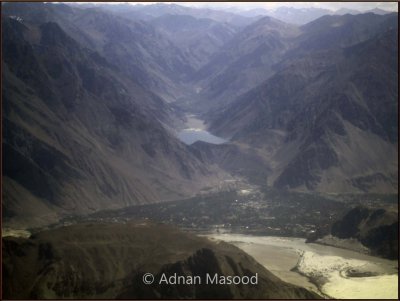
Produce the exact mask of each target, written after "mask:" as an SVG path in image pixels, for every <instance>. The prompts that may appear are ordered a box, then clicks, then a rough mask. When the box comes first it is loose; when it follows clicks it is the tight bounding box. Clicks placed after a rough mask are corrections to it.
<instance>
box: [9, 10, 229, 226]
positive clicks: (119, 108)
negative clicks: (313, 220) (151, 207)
mask: <svg viewBox="0 0 400 301" xmlns="http://www.w3.org/2000/svg"><path fill="white" fill-rule="evenodd" d="M2 21H3V23H2V24H3V30H2V33H3V41H2V42H3V56H2V59H3V91H2V93H3V95H2V96H3V158H7V160H5V161H3V209H4V211H3V214H4V217H5V221H6V222H11V221H12V222H13V223H16V225H18V226H19V227H24V226H26V225H31V226H32V225H38V224H43V223H48V222H51V221H55V220H57V219H58V217H59V215H60V214H61V215H62V214H78V213H85V212H92V211H95V210H98V209H100V208H116V207H122V206H127V205H132V204H138V203H144V202H151V201H163V200H164V201H165V200H169V199H176V198H180V197H182V196H185V195H192V194H194V193H196V191H199V189H201V187H204V186H210V185H211V184H212V183H215V182H218V181H219V175H223V174H224V173H221V172H220V171H218V170H217V169H216V168H215V167H212V166H207V165H206V164H204V163H202V162H200V161H199V160H198V159H197V158H196V157H195V156H194V155H192V154H191V153H190V152H189V151H188V150H187V147H186V146H185V145H184V144H182V143H181V142H179V141H178V140H177V139H176V138H175V137H174V135H173V134H172V133H170V132H169V131H167V130H166V129H165V127H164V126H163V125H164V124H170V123H171V119H172V118H173V114H171V112H170V110H171V108H170V107H169V106H168V105H167V104H166V103H165V102H164V101H163V100H162V99H160V98H159V97H158V96H156V95H155V94H154V93H152V92H149V91H148V90H146V89H145V88H144V87H143V86H142V85H140V84H139V83H138V82H137V81H135V79H134V78H128V77H126V76H125V74H124V73H123V72H121V71H120V70H119V69H118V67H116V66H115V65H112V64H110V63H109V62H108V61H107V60H106V59H105V58H104V57H102V56H101V55H100V54H99V53H97V52H95V51H93V50H91V49H88V48H86V47H84V46H82V45H81V44H79V43H78V42H77V41H76V40H74V39H73V38H72V37H71V36H69V35H68V34H67V33H66V32H65V31H64V30H63V29H62V28H61V27H60V26H59V25H58V24H57V23H54V22H43V23H40V24H37V23H36V22H35V23H30V22H28V21H22V22H21V21H19V20H16V19H15V18H12V17H11V18H8V17H3V20H2Z"/></svg>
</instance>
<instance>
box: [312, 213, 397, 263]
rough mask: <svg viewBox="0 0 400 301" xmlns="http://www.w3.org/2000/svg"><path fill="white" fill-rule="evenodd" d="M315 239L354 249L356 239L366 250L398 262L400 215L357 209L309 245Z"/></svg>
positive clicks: (318, 233) (318, 235) (319, 232)
mask: <svg viewBox="0 0 400 301" xmlns="http://www.w3.org/2000/svg"><path fill="white" fill-rule="evenodd" d="M315 240H317V242H319V243H323V244H328V245H336V246H338V247H341V248H351V247H352V246H353V245H354V240H356V241H357V242H358V243H360V244H361V246H362V248H363V249H364V250H363V251H366V252H368V253H370V254H372V255H374V256H381V257H384V258H388V259H393V260H395V259H398V255H399V254H398V249H399V220H398V214H397V212H394V211H388V210H385V209H383V208H379V209H376V208H367V207H363V206H357V207H355V208H353V209H351V210H350V211H348V212H346V214H344V216H343V217H341V218H340V219H339V220H336V221H335V222H334V223H333V224H332V226H331V228H330V230H329V231H328V233H323V231H317V233H316V235H315V236H314V237H312V238H311V239H310V242H313V241H315ZM348 242H351V244H349V243H348Z"/></svg>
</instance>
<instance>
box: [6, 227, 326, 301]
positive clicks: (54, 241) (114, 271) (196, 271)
mask: <svg viewBox="0 0 400 301" xmlns="http://www.w3.org/2000/svg"><path fill="white" fill-rule="evenodd" d="M144 273H152V274H153V275H155V282H154V283H153V284H152V285H145V284H143V274H144ZM162 273H165V274H166V275H167V276H170V275H173V274H174V273H176V274H177V275H178V276H179V275H180V276H200V277H201V279H203V281H202V283H201V284H198V285H167V284H165V285H159V284H158V282H159V279H160V277H161V274H162ZM206 273H209V274H210V275H214V274H215V273H218V275H225V276H229V275H231V276H253V275H255V274H256V273H258V284H257V285H250V284H249V285H216V284H213V285H210V284H208V285H205V281H204V279H205V274H206ZM3 279H4V281H3V293H4V297H5V298H7V299H30V298H126V299H135V298H223V299H230V298H256V299H264V298H285V299H286V298H295V299H298V298H307V299H309V298H318V297H319V296H318V295H316V294H314V293H311V292H309V291H307V290H306V289H304V288H300V287H296V286H294V285H291V284H288V283H285V282H283V281H281V280H280V279H278V278H277V277H275V276H274V275H273V274H272V273H270V272H269V271H267V270H266V269H265V268H264V267H262V266H261V265H260V264H258V263H257V262H256V261H255V260H254V259H253V258H251V257H250V256H248V255H247V254H245V253H244V252H242V251H241V250H240V249H238V248H236V247H234V246H232V245H229V244H227V243H223V242H220V243H216V242H212V241H210V240H208V239H206V238H200V237H197V236H193V235H191V234H188V233H182V232H180V231H178V230H176V229H173V228H170V227H168V226H165V225H161V224H159V225H155V224H149V223H127V224H80V225H74V226H68V227H63V228H58V229H54V230H47V231H43V232H40V233H38V234H35V235H33V236H32V237H31V238H29V239H23V238H5V239H4V240H3Z"/></svg>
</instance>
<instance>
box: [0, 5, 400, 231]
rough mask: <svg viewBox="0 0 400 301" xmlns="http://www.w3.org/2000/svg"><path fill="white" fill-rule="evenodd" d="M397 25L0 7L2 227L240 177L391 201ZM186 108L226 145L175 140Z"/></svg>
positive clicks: (200, 12) (149, 9)
mask: <svg viewBox="0 0 400 301" xmlns="http://www.w3.org/2000/svg"><path fill="white" fill-rule="evenodd" d="M281 11H284V10H281ZM397 18H398V15H397V13H390V14H375V13H373V12H370V13H366V14H354V15H351V14H345V15H324V16H321V17H319V18H317V19H315V20H313V21H311V22H309V23H307V24H304V25H301V26H298V25H296V24H288V23H285V22H284V21H282V20H278V19H276V18H274V17H271V16H262V15H252V16H250V15H248V16H244V15H241V14H238V13H233V12H227V11H221V10H215V9H208V8H207V9H205V8H189V7H184V6H180V5H167V4H157V5H126V4H125V5H113V6H111V5H105V4H104V5H93V4H87V5H83V4H80V5H72V4H71V5H66V4H54V3H5V4H3V5H2V29H3V30H2V45H3V55H2V66H3V68H2V75H3V91H2V99H3V116H2V117H3V145H2V147H3V158H4V160H3V209H4V210H3V215H4V219H5V222H6V223H7V224H10V225H14V226H18V227H28V226H38V225H44V224H48V223H51V222H55V221H57V220H59V219H60V218H62V217H64V216H67V215H71V214H72V215H74V214H87V213H91V212H93V211H97V210H100V209H112V208H121V207H126V206H131V205H137V204H144V203H149V202H161V201H168V200H176V199H183V198H187V197H191V196H194V195H196V194H198V193H202V192H204V191H208V190H210V188H215V187H221V182H224V181H226V180H232V179H237V177H240V179H243V178H244V179H245V180H246V181H250V182H251V183H256V184H257V185H268V186H272V187H275V188H278V189H284V190H285V189H292V190H301V191H308V192H315V191H317V192H321V193H348V192H352V193H353V192H357V193H367V192H379V193H397V185H398V176H397V171H398V159H397V154H398V138H397V136H398V130H397V128H398V117H397V110H398V102H397V99H398V86H397V81H398V71H397V63H398V58H397V57H398V47H397V43H398V24H397ZM281 19H282V18H281ZM304 22H305V21H304ZM292 23H293V22H292ZM193 113H195V114H197V116H198V117H199V118H202V119H203V120H205V121H206V126H207V129H208V130H209V131H210V132H211V133H213V134H216V135H219V136H222V137H224V138H228V139H229V140H230V141H229V143H225V144H223V145H213V144H210V143H205V142H198V143H195V144H193V145H190V146H189V145H186V144H184V143H182V142H181V141H180V140H179V139H178V138H177V135H176V134H177V132H178V131H179V130H180V129H182V128H183V127H185V125H184V123H185V119H186V115H187V114H193ZM218 189H219V188H218Z"/></svg>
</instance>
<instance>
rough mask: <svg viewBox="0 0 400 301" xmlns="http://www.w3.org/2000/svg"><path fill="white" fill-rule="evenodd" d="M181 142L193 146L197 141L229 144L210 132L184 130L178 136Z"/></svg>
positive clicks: (191, 129)
mask: <svg viewBox="0 0 400 301" xmlns="http://www.w3.org/2000/svg"><path fill="white" fill-rule="evenodd" d="M178 138H179V140H181V141H182V142H184V143H185V144H188V145H190V144H192V143H194V142H196V141H204V142H208V143H212V144H222V143H225V142H227V141H228V140H226V139H223V138H220V137H217V136H214V135H213V134H210V133H209V132H207V131H205V130H202V129H193V128H190V129H184V130H182V131H180V132H179V134H178Z"/></svg>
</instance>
